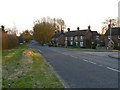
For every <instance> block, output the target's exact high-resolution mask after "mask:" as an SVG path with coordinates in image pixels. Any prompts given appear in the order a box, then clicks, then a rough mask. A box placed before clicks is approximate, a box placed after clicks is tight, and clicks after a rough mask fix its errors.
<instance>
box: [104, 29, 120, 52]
mask: <svg viewBox="0 0 120 90" xmlns="http://www.w3.org/2000/svg"><path fill="white" fill-rule="evenodd" d="M111 39H112V41H113V42H114V49H119V50H120V27H114V28H111ZM109 41H110V29H108V30H107V31H106V33H105V46H106V47H109Z"/></svg>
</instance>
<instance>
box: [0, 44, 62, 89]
mask: <svg viewBox="0 0 120 90" xmlns="http://www.w3.org/2000/svg"><path fill="white" fill-rule="evenodd" d="M2 77H3V78H2V79H3V81H2V87H3V88H64V86H63V84H62V83H61V82H60V80H59V79H58V78H57V77H56V76H55V74H54V72H53V71H52V69H51V68H50V66H49V65H48V64H47V63H46V62H45V60H44V58H43V57H42V56H41V54H39V53H38V52H37V51H35V50H34V49H32V48H29V47H28V46H26V45H21V46H20V47H19V48H17V49H11V50H5V51H3V52H2Z"/></svg>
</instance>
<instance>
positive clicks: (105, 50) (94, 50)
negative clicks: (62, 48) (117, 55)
mask: <svg viewBox="0 0 120 90" xmlns="http://www.w3.org/2000/svg"><path fill="white" fill-rule="evenodd" d="M66 49H71V50H80V51H83V52H118V51H119V50H109V49H108V50H107V49H104V48H99V49H90V48H73V47H67V48H66Z"/></svg>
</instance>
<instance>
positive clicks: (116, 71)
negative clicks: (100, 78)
mask: <svg viewBox="0 0 120 90" xmlns="http://www.w3.org/2000/svg"><path fill="white" fill-rule="evenodd" d="M107 69H110V70H112V71H116V72H120V71H119V70H117V69H114V68H111V67H107Z"/></svg>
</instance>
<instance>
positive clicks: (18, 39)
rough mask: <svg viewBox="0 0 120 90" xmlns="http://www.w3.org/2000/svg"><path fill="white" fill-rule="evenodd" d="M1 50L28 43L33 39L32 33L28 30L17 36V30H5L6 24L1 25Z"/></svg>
mask: <svg viewBox="0 0 120 90" xmlns="http://www.w3.org/2000/svg"><path fill="white" fill-rule="evenodd" d="M0 38H2V39H1V43H0V50H5V49H12V48H15V47H17V46H19V44H20V43H27V42H29V41H30V40H31V39H32V35H31V34H30V32H29V31H28V30H26V31H24V32H23V33H21V34H20V36H17V35H16V33H15V32H12V31H11V30H9V31H5V28H4V26H1V28H0Z"/></svg>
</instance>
